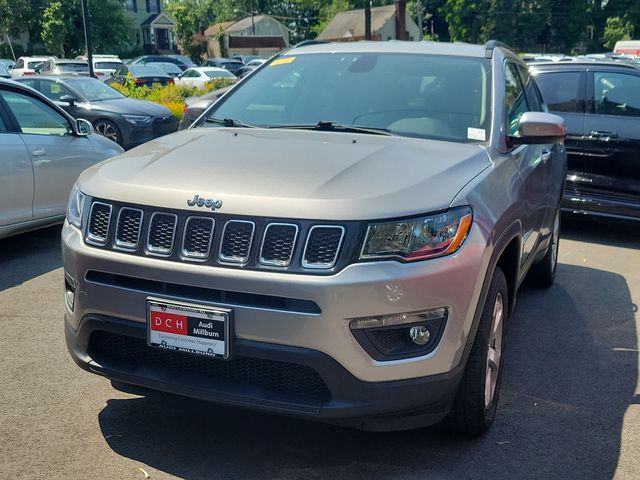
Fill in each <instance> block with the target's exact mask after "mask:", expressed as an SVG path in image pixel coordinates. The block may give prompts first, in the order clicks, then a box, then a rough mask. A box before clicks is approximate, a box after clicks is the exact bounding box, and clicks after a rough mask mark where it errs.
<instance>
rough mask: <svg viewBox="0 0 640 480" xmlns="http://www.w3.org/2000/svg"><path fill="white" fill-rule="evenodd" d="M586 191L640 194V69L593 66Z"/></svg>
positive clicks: (588, 112)
mask: <svg viewBox="0 0 640 480" xmlns="http://www.w3.org/2000/svg"><path fill="white" fill-rule="evenodd" d="M587 85H588V91H587V94H588V97H589V99H590V102H589V105H588V106H587V114H586V117H585V129H586V132H587V134H588V139H587V141H586V142H585V144H586V147H585V151H586V153H588V156H585V162H584V172H583V173H584V175H583V176H584V177H585V180H586V181H585V184H584V185H583V188H582V189H583V191H585V192H586V193H591V194H597V195H604V196H614V197H623V198H627V197H628V198H632V199H635V200H636V201H637V200H638V198H639V197H640V73H639V72H636V71H635V69H630V68H629V69H624V70H622V69H620V70H617V71H614V70H612V69H606V68H597V67H595V68H593V69H590V71H589V74H588V83H587Z"/></svg>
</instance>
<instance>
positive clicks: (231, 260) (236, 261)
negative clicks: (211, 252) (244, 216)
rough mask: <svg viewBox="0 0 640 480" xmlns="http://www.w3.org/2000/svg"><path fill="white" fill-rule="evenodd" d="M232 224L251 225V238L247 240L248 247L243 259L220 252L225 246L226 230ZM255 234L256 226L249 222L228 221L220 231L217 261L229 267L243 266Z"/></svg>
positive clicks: (246, 260) (247, 259)
mask: <svg viewBox="0 0 640 480" xmlns="http://www.w3.org/2000/svg"><path fill="white" fill-rule="evenodd" d="M234 223H246V224H249V225H251V238H250V240H249V246H248V247H247V255H246V256H244V257H237V256H227V255H224V254H223V253H222V250H223V248H224V245H225V241H226V240H227V238H226V236H227V228H228V227H229V225H231V224H234ZM255 232H256V224H255V223H253V222H249V221H247V220H229V221H227V223H225V224H224V228H223V229H222V236H221V237H220V248H219V249H218V260H219V261H220V263H226V264H229V265H245V264H246V263H248V261H249V256H250V255H251V247H252V246H253V237H254V234H255Z"/></svg>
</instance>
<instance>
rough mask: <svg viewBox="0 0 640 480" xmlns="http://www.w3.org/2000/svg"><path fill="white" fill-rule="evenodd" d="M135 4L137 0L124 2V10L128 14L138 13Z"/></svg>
mask: <svg viewBox="0 0 640 480" xmlns="http://www.w3.org/2000/svg"><path fill="white" fill-rule="evenodd" d="M137 3H138V1H137V0H126V2H124V8H125V10H127V11H129V12H137V11H138V5H137Z"/></svg>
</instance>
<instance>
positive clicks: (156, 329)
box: [147, 299, 231, 359]
mask: <svg viewBox="0 0 640 480" xmlns="http://www.w3.org/2000/svg"><path fill="white" fill-rule="evenodd" d="M230 313H231V311H230V310H223V309H217V308H211V307H206V306H201V305H191V304H181V303H171V302H164V301H160V300H155V299H149V300H147V343H148V344H149V345H150V346H152V347H156V348H162V349H165V350H175V351H179V352H185V353H193V354H196V355H204V356H207V357H219V358H225V359H226V358H229V316H230Z"/></svg>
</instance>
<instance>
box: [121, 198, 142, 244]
mask: <svg viewBox="0 0 640 480" xmlns="http://www.w3.org/2000/svg"><path fill="white" fill-rule="evenodd" d="M142 216H143V213H142V210H139V209H137V208H126V207H125V208H121V209H120V213H118V224H117V225H118V226H117V227H116V246H118V247H119V248H126V249H129V250H135V249H136V248H138V242H139V240H140V229H141V228H142Z"/></svg>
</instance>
